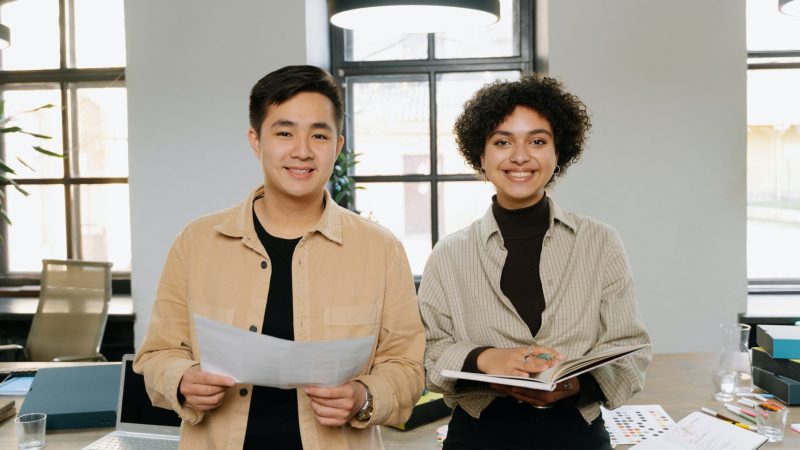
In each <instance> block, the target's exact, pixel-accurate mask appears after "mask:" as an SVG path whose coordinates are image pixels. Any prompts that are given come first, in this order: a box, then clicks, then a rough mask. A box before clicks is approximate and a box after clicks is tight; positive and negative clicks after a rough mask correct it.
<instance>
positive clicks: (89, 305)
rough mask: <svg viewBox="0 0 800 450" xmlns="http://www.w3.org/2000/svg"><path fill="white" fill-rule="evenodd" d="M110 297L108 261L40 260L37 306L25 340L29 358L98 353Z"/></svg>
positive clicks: (46, 359) (43, 358)
mask: <svg viewBox="0 0 800 450" xmlns="http://www.w3.org/2000/svg"><path fill="white" fill-rule="evenodd" d="M110 299H111V263H110V262H92V261H72V260H67V261H62V260H53V259H45V260H42V287H41V293H40V294H39V307H38V308H37V309H36V315H35V316H34V317H33V323H32V324H31V331H30V333H28V342H27V343H26V344H25V348H26V350H27V352H28V357H29V358H30V360H31V361H50V360H52V359H53V358H57V357H60V356H77V355H92V354H95V353H99V352H100V343H101V342H102V340H103V332H104V331H105V327H106V318H107V317H108V302H109V300H110Z"/></svg>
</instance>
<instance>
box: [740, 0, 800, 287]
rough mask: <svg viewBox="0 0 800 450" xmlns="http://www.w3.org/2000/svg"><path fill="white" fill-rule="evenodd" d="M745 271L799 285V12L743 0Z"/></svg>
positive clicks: (758, 278)
mask: <svg viewBox="0 0 800 450" xmlns="http://www.w3.org/2000/svg"><path fill="white" fill-rule="evenodd" d="M747 50H748V71H747V275H748V278H749V279H750V282H751V286H752V287H754V288H757V287H759V286H765V285H769V286H772V287H773V288H775V287H777V288H778V289H781V286H783V287H784V288H785V289H786V290H789V289H798V288H800V262H799V261H800V259H798V258H800V257H799V256H798V255H800V89H798V86H800V17H789V16H785V15H783V14H781V13H780V12H779V11H778V8H777V4H776V2H764V1H758V0H748V1H747Z"/></svg>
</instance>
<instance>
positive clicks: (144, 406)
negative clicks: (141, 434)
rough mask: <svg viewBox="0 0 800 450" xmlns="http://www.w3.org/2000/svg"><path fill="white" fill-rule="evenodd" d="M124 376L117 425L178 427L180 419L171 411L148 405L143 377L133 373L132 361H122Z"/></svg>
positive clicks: (148, 398) (126, 359)
mask: <svg viewBox="0 0 800 450" xmlns="http://www.w3.org/2000/svg"><path fill="white" fill-rule="evenodd" d="M123 364H124V370H125V374H124V375H123V377H122V380H123V387H122V396H121V398H120V408H119V409H120V413H119V414H120V417H119V423H120V425H123V424H126V423H127V424H137V425H158V426H169V427H180V426H181V419H180V417H178V415H177V414H176V413H175V411H173V410H171V409H163V408H158V407H155V406H153V405H152V403H150V397H148V396H147V391H146V390H145V388H144V376H142V375H139V374H138V373H136V372H134V371H133V361H131V360H130V359H128V358H125V359H124V360H123Z"/></svg>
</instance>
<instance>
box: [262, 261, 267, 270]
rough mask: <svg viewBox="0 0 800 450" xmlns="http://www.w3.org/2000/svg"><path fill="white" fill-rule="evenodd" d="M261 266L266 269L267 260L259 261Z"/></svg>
mask: <svg viewBox="0 0 800 450" xmlns="http://www.w3.org/2000/svg"><path fill="white" fill-rule="evenodd" d="M261 268H262V269H266V268H267V262H266V261H261Z"/></svg>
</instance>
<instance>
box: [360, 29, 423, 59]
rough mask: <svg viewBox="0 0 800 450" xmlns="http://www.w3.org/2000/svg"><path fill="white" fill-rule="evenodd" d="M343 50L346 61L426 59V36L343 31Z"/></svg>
mask: <svg viewBox="0 0 800 450" xmlns="http://www.w3.org/2000/svg"><path fill="white" fill-rule="evenodd" d="M344 48H345V51H344V54H345V56H344V59H345V60H346V61H387V60H406V59H428V35H427V34H425V33H416V34H396V33H382V32H380V31H350V30H345V32H344Z"/></svg>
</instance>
